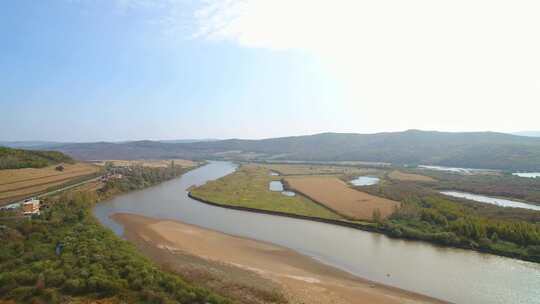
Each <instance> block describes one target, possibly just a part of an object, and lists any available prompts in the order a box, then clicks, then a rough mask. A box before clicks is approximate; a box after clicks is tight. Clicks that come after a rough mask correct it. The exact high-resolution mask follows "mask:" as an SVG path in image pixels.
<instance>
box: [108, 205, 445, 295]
mask: <svg viewBox="0 0 540 304" xmlns="http://www.w3.org/2000/svg"><path fill="white" fill-rule="evenodd" d="M113 219H114V220H116V221H118V222H120V223H121V224H122V225H123V226H124V227H125V231H126V233H125V235H126V238H127V239H128V240H130V241H132V242H134V243H135V244H137V246H138V247H139V248H140V249H141V250H143V252H145V253H146V254H147V255H149V256H150V257H151V258H153V259H154V260H156V261H158V262H159V263H161V264H162V265H164V264H165V265H166V266H167V267H169V268H172V269H173V270H176V271H179V272H181V273H183V274H186V273H188V274H192V273H193V272H196V273H198V275H196V276H195V277H197V278H200V277H201V276H202V277H203V278H207V277H206V276H207V275H208V276H211V277H212V280H216V277H217V278H219V277H221V279H222V282H224V281H230V282H231V283H229V285H230V286H228V287H227V286H223V284H215V285H217V287H216V288H214V289H218V291H219V289H220V288H221V289H223V288H227V289H226V291H227V292H228V293H230V292H233V293H234V290H232V291H231V288H233V289H234V288H236V289H238V290H240V289H242V287H240V286H241V285H242V284H243V282H244V283H246V285H247V288H248V289H250V290H253V291H254V292H255V293H261V292H262V293H263V296H261V297H260V298H262V299H264V298H267V299H271V298H272V296H271V295H272V294H273V293H274V291H276V290H277V291H280V292H281V293H282V294H284V296H285V297H286V298H287V299H288V300H289V302H290V303H314V304H316V303H321V304H322V303H325V304H326V303H336V304H341V303H358V304H363V303H384V304H386V303H388V304H391V303H442V302H440V301H437V300H434V299H431V298H429V297H425V296H422V295H418V294H414V293H411V292H407V291H404V290H400V289H397V288H393V287H388V286H385V285H381V284H376V283H373V282H370V281H367V280H363V279H360V278H357V277H354V276H352V275H351V274H349V273H347V272H344V271H341V270H338V269H336V268H333V267H330V266H327V265H325V264H322V263H320V262H318V261H316V260H314V259H312V258H310V257H307V256H304V255H301V254H298V253H296V252H294V251H292V250H289V249H286V248H283V247H280V246H276V245H272V244H268V243H264V242H259V241H254V240H250V239H245V238H240V237H235V236H231V235H227V234H223V233H220V232H216V231H212V230H208V229H204V228H200V227H197V226H193V225H188V224H184V223H181V222H176V221H170V220H156V219H152V218H148V217H143V216H138V215H132V214H115V215H113ZM190 263H191V264H194V265H204V267H202V268H201V267H199V268H197V269H195V270H194V269H188V270H186V268H185V267H186V265H184V264H190ZM202 269H204V270H202ZM201 271H202V272H207V273H206V274H201ZM229 277H234V279H233V280H230V279H229ZM194 281H197V279H196V278H195V279H194ZM206 281H209V279H208V278H207V279H206ZM250 284H252V286H249V285H250ZM207 285H208V284H207ZM261 286H264V288H263V290H258V287H261ZM207 287H210V288H212V287H213V286H207ZM261 288H262V287H261ZM233 296H235V295H234V294H233ZM237 296H238V295H237ZM244 298H245V295H244ZM244 300H246V299H244ZM242 302H244V301H242ZM246 303H251V301H249V299H248V300H246ZM252 303H264V301H261V299H257V300H253V301H252Z"/></svg>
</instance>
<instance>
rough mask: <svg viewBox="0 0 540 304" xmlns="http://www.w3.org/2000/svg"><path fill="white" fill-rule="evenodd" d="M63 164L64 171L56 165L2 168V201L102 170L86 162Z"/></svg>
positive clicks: (41, 190) (14, 198)
mask: <svg viewBox="0 0 540 304" xmlns="http://www.w3.org/2000/svg"><path fill="white" fill-rule="evenodd" d="M63 166H64V171H58V170H56V169H55V167H56V166H49V167H45V168H40V169H36V168H25V169H8V170H0V203H5V202H10V201H13V200H17V199H22V198H25V197H28V196H30V195H33V194H36V193H40V192H43V191H45V190H47V189H48V188H51V187H56V186H60V185H62V184H65V183H68V182H70V181H73V180H76V179H79V178H82V177H84V176H89V175H92V174H95V173H97V172H98V171H99V170H100V169H99V167H97V166H94V165H91V164H86V163H76V164H64V165H63Z"/></svg>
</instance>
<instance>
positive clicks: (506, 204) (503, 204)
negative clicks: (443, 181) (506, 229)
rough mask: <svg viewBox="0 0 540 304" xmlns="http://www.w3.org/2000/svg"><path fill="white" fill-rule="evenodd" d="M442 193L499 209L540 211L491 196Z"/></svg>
mask: <svg viewBox="0 0 540 304" xmlns="http://www.w3.org/2000/svg"><path fill="white" fill-rule="evenodd" d="M441 193H442V194H444V195H448V196H452V197H457V198H464V199H468V200H471V201H476V202H480V203H486V204H491V205H497V206H499V207H512V208H522V209H529V210H536V211H540V206H539V205H533V204H527V203H523V202H518V201H512V200H509V199H505V198H497V197H490V196H485V195H480V194H473V193H467V192H459V191H441Z"/></svg>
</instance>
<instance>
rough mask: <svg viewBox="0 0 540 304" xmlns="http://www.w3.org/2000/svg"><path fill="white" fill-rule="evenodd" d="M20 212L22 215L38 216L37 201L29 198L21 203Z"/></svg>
mask: <svg viewBox="0 0 540 304" xmlns="http://www.w3.org/2000/svg"><path fill="white" fill-rule="evenodd" d="M22 211H23V214H24V215H33V214H39V200H38V199H36V198H29V199H26V200H24V202H23V203H22Z"/></svg>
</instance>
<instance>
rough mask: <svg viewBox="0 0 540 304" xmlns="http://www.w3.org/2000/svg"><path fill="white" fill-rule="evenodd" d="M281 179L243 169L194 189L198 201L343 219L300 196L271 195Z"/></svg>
mask: <svg viewBox="0 0 540 304" xmlns="http://www.w3.org/2000/svg"><path fill="white" fill-rule="evenodd" d="M278 178H279V177H272V176H270V171H269V170H268V169H265V168H262V167H259V166H254V165H243V166H241V167H240V168H239V169H238V170H237V171H236V172H234V173H232V174H230V175H227V176H225V177H223V178H220V179H218V180H215V181H211V182H208V183H207V184H205V185H203V186H200V187H197V188H194V189H192V190H191V194H192V195H193V196H195V197H198V198H201V199H204V200H207V201H210V202H214V203H217V204H222V205H229V206H239V207H248V208H255V209H262V210H269V211H279V212H285V213H292V214H298V215H305V216H311V217H319V218H325V219H342V218H341V217H340V216H339V215H337V214H335V213H334V212H331V211H330V210H328V209H326V208H324V207H322V206H320V205H318V204H316V203H314V202H313V201H311V200H309V199H308V198H305V197H303V196H300V195H296V196H293V197H289V196H285V195H282V194H281V193H280V192H274V191H270V190H269V189H268V183H269V182H270V181H271V180H273V179H274V180H275V179H278Z"/></svg>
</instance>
